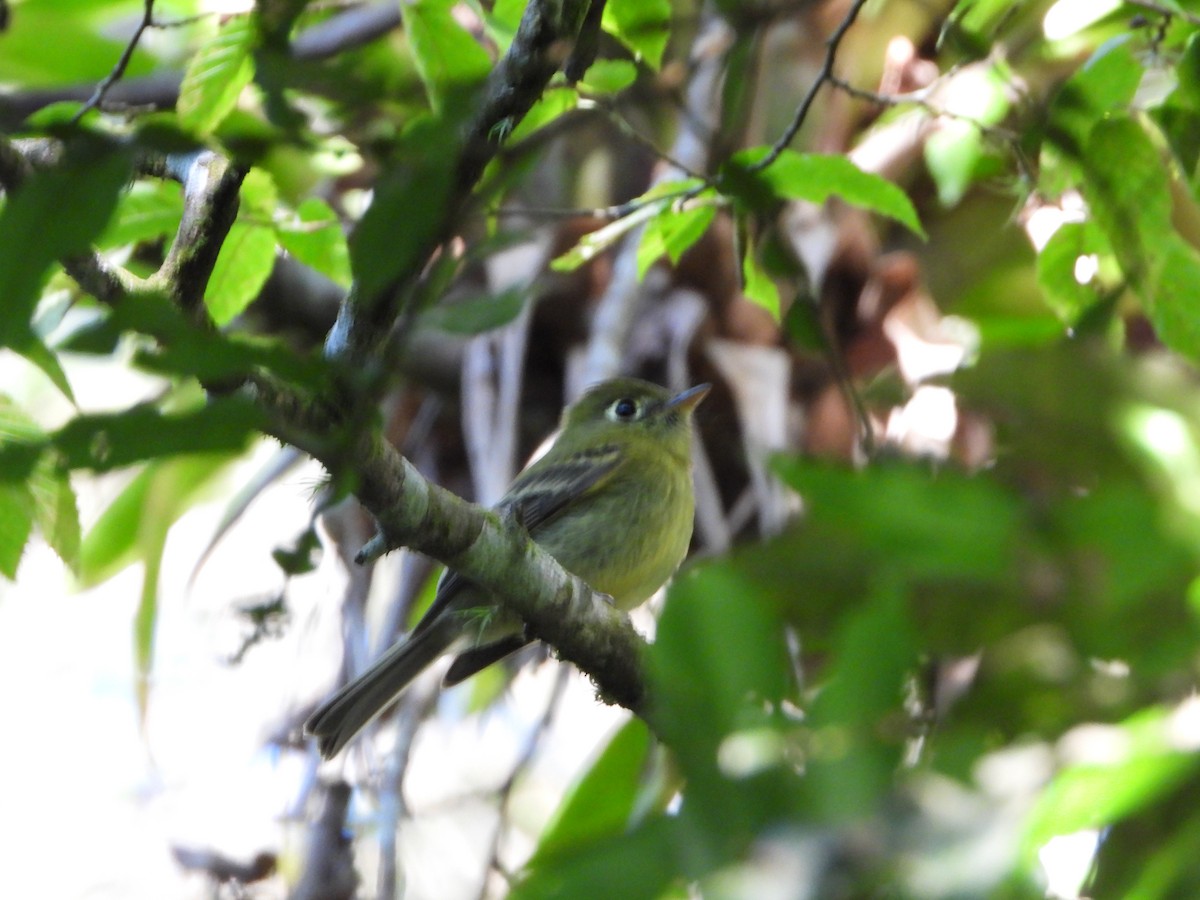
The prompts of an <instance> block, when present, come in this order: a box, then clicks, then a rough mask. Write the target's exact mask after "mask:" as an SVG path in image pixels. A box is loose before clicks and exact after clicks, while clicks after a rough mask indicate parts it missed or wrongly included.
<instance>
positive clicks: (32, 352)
mask: <svg viewBox="0 0 1200 900" xmlns="http://www.w3.org/2000/svg"><path fill="white" fill-rule="evenodd" d="M12 349H13V350H15V351H16V352H17V353H19V354H21V355H22V356H23V357H25V358H26V359H27V360H29V361H30V362H31V363H33V364H34V365H35V366H37V367H38V368H39V369H41V370H42V373H43V374H44V375H45V376H46V377H47V378H49V379H50V382H51V384H53V385H54V386H55V387H56V388H58V389H59V390H60V391H62V394H63V396H64V397H66V398H67V399H68V400H69V401H71V402H72V403H74V402H75V392H74V391H72V390H71V383H70V382H69V381H68V380H67V373H66V372H65V371H63V367H62V363H60V362H59V360H58V354H56V353H55V352H54V351H53V350H51V349H50V348H49V347H47V346H46V345H45V343H44V342H43V341H42V340H41V338H39V337H38V336H37V335H36V334H32V333H31V334H29V335H27V336H26V337H25V338H24V340H22V341H21V342H20V343H19V344H17V345H15V346H14V347H13V348H12Z"/></svg>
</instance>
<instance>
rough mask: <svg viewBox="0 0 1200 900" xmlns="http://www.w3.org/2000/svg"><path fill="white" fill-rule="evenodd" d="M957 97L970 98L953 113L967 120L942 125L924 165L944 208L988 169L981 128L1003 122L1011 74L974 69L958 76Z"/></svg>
mask: <svg viewBox="0 0 1200 900" xmlns="http://www.w3.org/2000/svg"><path fill="white" fill-rule="evenodd" d="M956 80H957V85H956V90H955V92H954V95H953V96H954V97H969V98H970V100H969V101H967V102H961V103H959V104H952V106H951V109H950V112H953V113H956V114H958V115H960V116H963V117H965V118H958V119H952V120H949V121H943V122H940V123H939V124H938V127H937V128H936V129H935V130H934V132H933V133H932V134H931V135H930V136H929V138H928V140H926V141H925V144H924V146H923V152H924V154H925V164H926V166H927V167H928V168H929V173H930V174H931V175H932V176H933V180H934V182H935V183H936V184H937V188H938V200H939V201H941V203H942V205H943V206H953V205H954V204H956V203H958V202H959V201H960V200H961V199H962V198H963V195H964V194H966V192H967V190H968V189H969V188H970V186H971V185H972V184H973V183H974V182H975V181H976V180H977V179H978V178H979V177H980V176H981V175H983V174H986V172H987V168H986V166H985V162H986V160H987V159H988V157H989V155H990V154H991V152H992V151H990V150H989V148H988V145H987V144H986V142H985V140H984V137H983V134H982V133H981V132H980V130H979V127H977V125H976V123H978V125H982V126H990V125H995V124H997V123H999V122H1001V121H1003V119H1004V117H1005V116H1006V115H1007V114H1008V111H1009V109H1010V107H1011V102H1010V100H1009V95H1010V93H1011V80H1012V73H1011V72H1009V71H1007V70H1006V69H1004V68H1002V67H1001V66H999V65H989V66H987V67H986V68H980V67H972V68H971V69H969V70H966V71H964V72H961V73H959V75H957V76H956Z"/></svg>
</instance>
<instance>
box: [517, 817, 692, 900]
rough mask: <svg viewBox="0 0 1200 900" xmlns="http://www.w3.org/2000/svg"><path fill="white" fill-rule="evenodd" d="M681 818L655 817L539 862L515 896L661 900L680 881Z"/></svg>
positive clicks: (521, 899)
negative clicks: (679, 820) (626, 830)
mask: <svg viewBox="0 0 1200 900" xmlns="http://www.w3.org/2000/svg"><path fill="white" fill-rule="evenodd" d="M682 830H683V829H682V828H681V827H680V826H679V822H678V820H676V819H671V818H667V817H663V816H659V817H655V818H653V819H650V820H649V821H647V822H645V823H643V824H642V825H640V826H639V827H637V828H635V829H634V830H633V831H631V832H629V833H628V834H623V835H614V836H610V837H606V838H601V839H599V840H596V841H593V842H591V843H589V844H587V845H584V846H581V847H579V848H577V849H575V850H574V851H567V852H563V853H560V854H557V855H556V856H554V857H553V858H552V859H549V860H540V861H539V862H538V863H537V864H536V865H533V866H531V867H530V869H529V871H527V872H526V873H525V875H524V877H522V878H520V879H519V880H518V881H517V882H516V883H515V884H514V885H513V886H512V891H511V893H510V894H509V897H510V898H512V900H559V898H562V897H570V898H572V900H610V898H612V897H621V898H623V900H656V898H659V897H662V896H663V893H664V891H665V890H666V888H667V887H668V886H669V885H670V884H672V883H673V882H675V881H677V879H678V877H679V876H678V873H679V870H680V868H681V866H680V862H681V860H680V855H681V854H682V853H683V851H682V849H681V844H683V843H684V841H685V840H686V836H685V835H682V834H680V832H681V831H682Z"/></svg>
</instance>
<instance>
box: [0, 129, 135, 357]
mask: <svg viewBox="0 0 1200 900" xmlns="http://www.w3.org/2000/svg"><path fill="white" fill-rule="evenodd" d="M130 161H131V160H130V156H129V153H128V152H127V151H125V150H122V149H119V148H117V147H114V146H112V145H110V144H108V143H105V142H101V141H98V140H96V139H94V138H89V139H87V140H85V141H82V142H79V143H75V144H71V145H68V147H67V149H66V156H65V158H64V160H63V162H62V163H61V164H60V165H58V166H56V167H54V168H53V169H48V170H44V171H38V172H34V173H33V174H32V175H30V176H29V178H28V179H26V181H25V183H24V184H22V185H21V188H20V190H18V191H16V192H15V193H14V194H13V195H12V196H10V197H9V198H8V202H7V203H5V204H4V208H3V210H2V211H0V297H3V298H4V302H3V306H2V307H0V346H16V345H21V344H23V343H24V342H26V341H27V340H28V337H29V332H30V320H31V319H32V317H33V311H34V308H35V306H36V305H37V301H38V297H39V295H40V293H41V289H42V285H43V283H44V282H45V279H46V276H47V274H48V272H49V270H50V267H51V265H52V264H53V263H54V262H55V261H56V260H59V259H62V258H64V257H67V256H70V255H71V254H73V253H79V252H82V251H84V250H86V249H87V247H88V245H89V244H90V243H91V241H92V239H93V238H94V237H95V236H96V234H97V233H98V232H99V231H100V230H101V229H102V228H104V226H105V225H106V224H107V222H108V220H109V218H110V217H111V216H112V213H113V210H114V208H115V207H116V204H117V195H118V192H119V191H120V189H121V187H122V186H123V185H124V183H125V179H126V178H127V177H128V175H129V166H130Z"/></svg>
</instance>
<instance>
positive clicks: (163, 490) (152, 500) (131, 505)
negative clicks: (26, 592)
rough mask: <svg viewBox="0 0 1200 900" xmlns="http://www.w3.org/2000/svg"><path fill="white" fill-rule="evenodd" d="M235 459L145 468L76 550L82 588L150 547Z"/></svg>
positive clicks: (205, 457) (191, 459)
mask: <svg viewBox="0 0 1200 900" xmlns="http://www.w3.org/2000/svg"><path fill="white" fill-rule="evenodd" d="M234 459H235V457H233V456H231V455H229V454H226V453H212V454H198V455H194V456H179V457H175V458H173V459H166V460H161V461H156V462H151V463H150V464H148V465H147V466H145V467H144V468H143V469H142V470H141V471H140V472H138V474H137V475H136V476H135V477H134V479H133V480H132V481H131V482H130V483H129V484H128V485H127V486H126V487H125V489H124V490H123V491H121V493H120V494H119V495H117V498H116V499H115V500H113V501H112V503H110V504H109V505H108V507H107V508H106V509H105V510H104V512H103V513H101V514H100V518H99V519H97V520H96V524H95V525H93V526H92V528H91V530H90V531H88V533H87V536H86V538H84V540H83V544H82V547H81V550H80V563H79V577H80V582H81V584H82V585H83V586H84V587H91V586H93V585H96V584H99V583H101V582H103V581H106V580H108V579H109V578H111V577H112V576H113V575H115V574H117V572H119V571H121V570H122V569H124V568H125V567H126V566H128V565H131V564H132V563H134V562H137V561H138V560H144V559H145V558H146V556H147V554H149V553H152V552H153V551H154V548H156V547H158V548H160V549H161V547H162V546H163V544H164V543H165V541H166V532H167V530H168V529H169V528H170V527H171V525H172V524H173V523H174V522H175V521H176V520H177V519H178V518H179V516H180V515H182V514H183V513H184V512H186V511H187V510H188V509H189V508H190V506H191V505H192V503H193V502H194V501H195V500H196V499H197V497H199V496H201V495H202V494H203V493H204V492H205V491H206V490H207V489H209V488H210V487H211V486H212V485H213V483H214V482H215V481H216V479H217V478H218V477H220V475H221V473H222V472H224V471H225V470H226V469H227V468H228V466H229V465H230V463H231V462H233V460H234Z"/></svg>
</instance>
